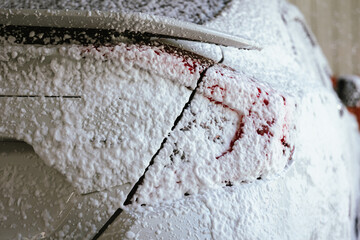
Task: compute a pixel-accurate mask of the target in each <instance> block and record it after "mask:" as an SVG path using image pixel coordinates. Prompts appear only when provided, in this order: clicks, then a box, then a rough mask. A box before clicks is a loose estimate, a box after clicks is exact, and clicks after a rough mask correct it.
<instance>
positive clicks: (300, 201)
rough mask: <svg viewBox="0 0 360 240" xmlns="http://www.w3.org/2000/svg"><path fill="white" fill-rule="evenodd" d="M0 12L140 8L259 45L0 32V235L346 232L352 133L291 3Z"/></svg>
mask: <svg viewBox="0 0 360 240" xmlns="http://www.w3.org/2000/svg"><path fill="white" fill-rule="evenodd" d="M206 4H208V5H206ZM0 6H1V5H0ZM1 7H2V8H46V9H53V10H54V9H75V10H96V9H97V10H102V11H120V10H122V11H130V12H131V11H140V12H146V13H151V14H154V15H164V16H166V17H175V18H178V19H180V20H182V21H185V22H186V21H189V22H193V23H197V24H202V25H203V26H206V27H209V28H212V29H217V30H220V31H222V32H225V33H228V34H231V35H234V36H241V37H244V38H246V39H250V40H252V41H254V42H256V43H257V44H259V45H260V46H261V47H262V48H261V49H258V50H256V49H254V50H249V49H239V48H234V47H225V46H219V45H215V44H209V43H198V42H195V43H194V42H191V41H190V42H189V41H178V40H176V39H175V40H174V39H171V37H166V38H165V39H164V37H161V38H160V39H159V38H157V39H155V40H153V39H152V38H146V37H144V36H143V35H142V34H137V35H131V34H130V35H121V36H118V35H116V34H115V35H114V33H110V34H109V33H107V32H101V31H99V32H100V33H101V34H97V33H96V31H95V32H93V31H92V30H89V29H87V30H84V29H82V30H77V29H72V30H64V29H62V30H61V31H60V30H59V32H57V31H58V30H56V29H52V28H33V29H31V30H29V31H28V32H26V31H27V30H24V29H13V30H12V32H11V34H8V33H4V35H3V36H2V38H1V41H2V45H1V46H0V52H1V54H0V56H1V59H0V63H1V64H0V73H1V75H0V76H1V78H0V90H1V92H0V94H1V98H0V101H1V102H0V111H1V112H2V113H3V114H2V117H1V118H0V136H1V137H2V138H3V139H2V142H1V144H0V149H1V150H0V151H1V155H0V156H1V157H0V158H1V161H2V162H4V164H2V166H1V168H0V171H1V176H0V178H1V183H0V184H1V190H0V191H1V195H2V197H1V198H0V208H1V209H2V211H1V219H2V221H1V223H0V230H1V232H2V233H4V234H1V236H0V237H1V238H3V239H14V238H18V239H26V238H27V239H41V238H50V239H92V238H94V237H95V238H96V239H356V238H357V237H358V236H357V231H358V230H357V223H358V220H357V215H358V197H359V193H358V190H359V185H358V184H359V168H358V167H359V166H358V165H359V160H360V149H359V147H358V146H359V143H360V139H359V133H358V130H357V129H358V125H357V122H356V120H355V118H354V116H352V115H351V114H350V113H349V112H348V111H347V110H346V108H345V107H344V106H343V104H342V103H341V101H340V100H339V98H338V97H337V95H336V93H335V91H334V90H333V89H332V83H331V77H332V73H331V70H330V69H329V67H328V65H327V62H326V59H325V58H324V56H323V54H322V52H321V49H320V47H319V46H318V44H317V42H316V39H315V38H314V37H313V36H312V33H311V31H310V30H309V29H308V28H307V25H306V23H305V21H304V19H303V17H302V15H301V13H300V12H299V11H298V10H297V9H296V8H295V7H294V6H292V5H290V4H288V3H287V2H286V1H282V0H281V1H276V0H271V1H260V0H255V1H250V0H241V1H220V2H218V3H216V4H215V3H213V4H211V3H207V2H206V1H196V2H192V1H184V2H183V1H181V2H180V1H175V2H171V3H170V1H160V2H158V3H154V2H152V1H149V2H146V1H144V2H143V1H136V2H130V1H129V2H127V1H121V2H115V1H105V2H103V3H101V4H100V3H98V2H94V3H91V4H82V3H79V2H74V3H70V2H67V1H57V2H56V3H49V2H41V1H38V2H34V3H31V4H29V3H27V2H21V1H19V2H18V3H15V2H13V1H9V2H7V1H5V2H4V3H3V6H1ZM27 29H28V28H27ZM9 31H10V30H9ZM52 31H53V32H52ZM107 34H108V35H109V37H106V36H107ZM19 35H20V36H21V37H19ZM104 36H105V37H104ZM99 39H101V40H99ZM70 40H74V41H70ZM38 41H39V42H38ZM15 140H17V141H15ZM18 140H20V141H23V142H19V141H18ZM24 142H26V143H24ZM114 212H115V213H116V214H115V215H113V214H114ZM111 216H113V217H112V218H110V217H111ZM109 218H110V219H111V221H108V220H109ZM104 226H105V227H104ZM100 229H101V230H100ZM99 231H100V232H99Z"/></svg>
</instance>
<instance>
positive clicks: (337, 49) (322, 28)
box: [289, 0, 360, 75]
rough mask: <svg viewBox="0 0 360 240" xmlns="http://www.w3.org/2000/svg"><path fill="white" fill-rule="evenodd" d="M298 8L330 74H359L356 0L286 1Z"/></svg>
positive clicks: (359, 2)
mask: <svg viewBox="0 0 360 240" xmlns="http://www.w3.org/2000/svg"><path fill="white" fill-rule="evenodd" d="M289 1H290V2H291V3H293V4H295V5H296V6H298V7H299V8H300V10H301V11H302V13H303V14H304V16H305V18H306V21H307V23H308V24H309V25H310V27H311V29H312V31H313V32H314V34H315V36H316V38H317V40H318V42H319V44H320V45H321V47H322V49H323V51H324V53H325V55H326V57H327V59H328V61H329V63H330V65H331V67H332V69H333V71H334V74H336V75H338V74H358V75H360V0H289Z"/></svg>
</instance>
